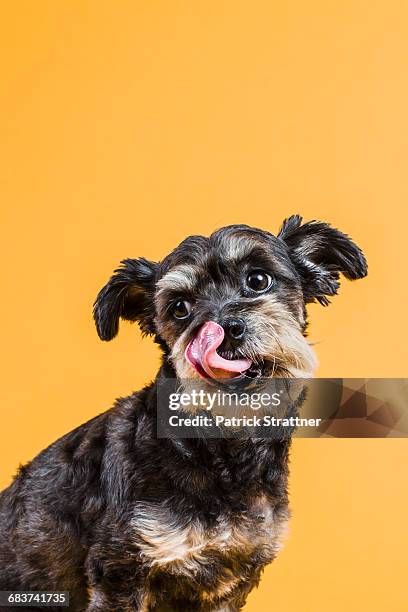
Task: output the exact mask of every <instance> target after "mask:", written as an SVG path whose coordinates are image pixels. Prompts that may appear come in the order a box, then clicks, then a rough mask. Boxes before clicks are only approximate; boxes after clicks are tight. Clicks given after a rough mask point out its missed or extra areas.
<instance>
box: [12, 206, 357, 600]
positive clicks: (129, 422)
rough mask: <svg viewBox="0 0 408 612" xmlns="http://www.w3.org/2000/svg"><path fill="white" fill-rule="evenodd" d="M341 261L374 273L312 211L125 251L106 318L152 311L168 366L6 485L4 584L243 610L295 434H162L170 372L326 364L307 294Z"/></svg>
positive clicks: (335, 278)
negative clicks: (313, 340) (160, 251)
mask: <svg viewBox="0 0 408 612" xmlns="http://www.w3.org/2000/svg"><path fill="white" fill-rule="evenodd" d="M340 274H343V275H344V276H345V277H346V278H348V279H358V278H362V277H364V276H365V275H366V274H367V263H366V260H365V257H364V255H363V253H362V251H361V250H360V249H359V247H358V246H356V244H355V243H354V242H353V241H352V240H351V239H350V238H349V237H348V236H347V235H345V234H343V233H342V232H340V231H338V230H337V229H334V228H332V227H331V226H330V225H329V224H327V223H323V222H317V221H311V222H307V223H303V221H302V218H301V217H300V216H298V215H294V216H291V217H289V218H288V219H286V220H285V221H284V222H283V224H282V226H281V229H280V231H279V233H278V234H277V235H276V236H275V235H273V234H271V233H269V232H267V231H263V230H260V229H256V228H252V227H249V226H246V225H231V226H228V227H224V228H222V229H219V230H217V231H215V232H214V233H213V234H212V235H211V236H210V237H204V236H190V237H189V238H187V239H185V240H184V241H183V242H182V243H181V244H180V245H179V246H178V247H177V248H176V249H175V250H173V251H172V252H171V253H170V254H169V255H167V257H165V258H164V259H163V260H162V261H161V262H160V263H154V262H152V261H148V260H147V259H143V258H141V259H125V260H124V261H123V262H122V265H121V267H119V268H118V269H117V270H116V271H115V272H114V274H113V276H112V277H111V279H110V280H109V282H108V283H107V284H106V286H105V287H104V288H103V289H102V290H101V291H100V292H99V294H98V296H97V299H96V302H95V305H94V318H95V322H96V327H97V331H98V334H99V336H100V338H101V339H102V340H104V341H109V340H112V339H113V338H114V337H115V336H116V334H117V333H118V329H119V322H120V320H121V319H123V320H127V321H133V322H137V323H138V324H139V326H140V328H141V331H142V332H143V334H148V335H151V336H153V337H154V340H155V342H156V343H158V345H159V346H160V348H161V351H162V364H161V367H160V370H159V372H158V375H157V378H156V380H155V381H154V382H153V383H152V384H150V385H148V386H146V387H145V388H144V389H142V390H141V391H138V392H136V393H134V394H133V395H131V396H130V397H127V398H122V399H119V400H117V402H116V404H115V405H114V406H113V408H111V409H110V410H108V411H107V412H105V413H103V414H101V415H99V416H97V417H95V418H94V419H92V420H90V421H89V422H87V423H85V424H84V425H81V426H80V427H78V428H77V429H75V430H74V431H72V432H70V433H68V434H67V435H65V436H64V437H62V438H61V439H60V440H58V441H57V442H55V443H53V444H51V446H49V447H48V448H47V449H46V450H44V451H42V452H41V453H40V454H39V455H38V456H37V457H36V458H35V459H33V461H31V463H29V464H28V465H26V466H25V467H21V468H20V470H19V472H18V474H17V476H16V478H15V479H14V481H13V483H12V484H11V485H10V486H9V487H8V488H7V489H6V490H5V491H3V493H2V494H1V496H0V590H9V591H17V590H20V591H21V590H31V591H33V590H34V591H37V590H40V591H67V592H69V595H70V604H69V609H70V610H74V611H75V612H80V611H87V612H99V611H101V612H102V611H103V612H109V611H115V612H118V611H120V612H127V611H131V610H132V611H135V610H136V611H139V612H141V611H146V612H147V611H153V610H154V611H166V610H167V611H170V610H171V611H184V612H185V611H189V612H192V611H194V610H197V611H202V612H210V611H213V612H215V611H218V612H221V611H224V612H233V611H236V610H240V609H242V607H243V606H244V604H245V601H246V598H247V595H248V593H249V592H250V591H251V589H252V588H253V587H254V586H256V585H257V584H258V582H259V579H260V575H261V572H262V570H263V568H264V567H265V565H266V564H268V563H270V562H271V561H272V560H273V559H274V557H275V556H276V554H277V552H278V550H279V548H280V546H281V540H282V536H283V534H284V532H285V528H286V524H287V521H288V517H289V510H288V494H287V480H288V456H289V449H290V438H289V439H282V440H276V439H258V438H256V439H255V438H248V439H225V438H221V439H203V438H201V439H181V440H180V439H177V440H173V439H166V438H158V436H157V432H156V426H157V414H156V401H157V384H158V380H159V379H163V378H164V379H174V380H176V381H178V382H180V381H183V380H195V381H200V382H201V383H202V384H211V383H212V382H214V381H216V382H222V383H225V384H227V385H228V384H229V383H230V382H232V383H237V382H238V381H239V380H241V379H242V378H243V377H244V380H252V381H253V380H256V379H257V378H259V377H263V378H274V377H289V378H297V377H309V376H312V375H313V372H314V369H315V366H316V360H315V357H314V353H313V351H312V348H311V346H310V345H309V343H308V341H307V337H306V328H307V313H306V306H307V304H308V303H311V302H315V301H317V302H320V304H322V305H324V306H325V305H327V304H328V303H329V298H330V296H333V295H335V294H336V293H337V290H338V288H339V276H340ZM3 609H8V608H3ZM57 609H59V608H58V607H55V610H57ZM27 610H33V608H32V607H27Z"/></svg>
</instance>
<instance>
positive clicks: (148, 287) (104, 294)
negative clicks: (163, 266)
mask: <svg viewBox="0 0 408 612" xmlns="http://www.w3.org/2000/svg"><path fill="white" fill-rule="evenodd" d="M121 264H122V266H121V267H120V268H118V269H117V270H115V273H114V275H113V276H112V278H111V279H110V281H109V282H108V283H107V284H106V285H105V287H103V289H101V290H100V292H99V293H98V296H97V298H96V300H95V304H94V310H93V313H94V319H95V323H96V329H97V330H98V334H99V337H100V338H101V340H112V338H114V337H115V336H116V334H117V333H118V330H119V319H120V318H122V319H126V320H127V321H137V322H138V323H139V325H140V328H141V330H142V332H143V333H145V334H153V333H154V332H155V329H154V323H153V318H154V312H153V311H154V306H153V293H154V287H155V278H156V271H157V268H158V264H156V263H154V262H152V261H148V260H147V259H143V258H141V259H124V260H123V261H122V262H121Z"/></svg>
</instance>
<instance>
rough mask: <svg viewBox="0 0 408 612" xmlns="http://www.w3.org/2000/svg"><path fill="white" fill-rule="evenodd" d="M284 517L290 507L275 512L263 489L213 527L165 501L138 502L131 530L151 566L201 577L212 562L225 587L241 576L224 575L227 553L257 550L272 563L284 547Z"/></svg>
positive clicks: (245, 555)
mask: <svg viewBox="0 0 408 612" xmlns="http://www.w3.org/2000/svg"><path fill="white" fill-rule="evenodd" d="M286 519H287V514H286V512H285V511H284V512H283V513H282V512H281V511H280V512H278V513H276V512H275V509H274V506H273V505H272V503H271V502H270V501H269V500H268V499H267V498H266V496H263V495H261V496H258V497H256V498H254V499H252V500H251V502H250V503H249V504H248V507H247V509H246V510H245V511H243V512H241V513H239V514H235V515H233V514H227V513H225V514H220V516H219V517H218V520H217V521H216V522H215V524H214V525H213V526H212V527H205V526H204V525H203V523H202V522H200V521H198V520H195V519H193V520H188V519H186V518H185V517H184V516H183V514H180V515H177V514H175V513H174V512H173V511H172V510H171V508H169V507H167V506H159V505H155V504H148V505H146V504H144V505H142V504H140V505H138V506H137V507H136V509H135V512H134V515H133V519H132V531H133V533H134V538H135V543H136V544H137V547H138V550H139V553H140V555H141V557H142V559H143V560H144V561H145V562H146V563H148V564H149V565H150V566H151V568H152V570H161V571H166V572H170V573H171V574H172V575H174V574H178V575H181V576H184V577H186V578H189V577H190V578H193V577H194V579H195V580H197V579H199V574H200V572H202V571H203V568H209V566H211V570H212V574H213V576H216V575H217V568H218V569H219V573H220V576H221V575H222V577H223V578H222V581H221V580H220V582H222V584H218V585H216V584H215V585H214V587H215V588H216V589H217V590H220V589H224V590H225V589H230V588H233V586H234V584H235V583H236V582H237V581H239V576H238V575H234V574H233V573H231V574H230V576H229V578H228V579H227V580H226V578H225V577H226V570H225V567H224V566H223V563H222V560H223V558H224V559H226V560H231V559H233V558H237V559H240V560H241V561H243V562H246V563H247V562H248V560H250V559H252V558H253V557H254V556H256V557H257V559H261V560H263V563H268V562H269V561H271V560H272V559H273V557H274V556H275V554H276V552H277V550H278V549H279V547H280V546H279V545H280V539H281V536H282V532H283V531H284V527H285V524H286ZM229 565H231V564H229ZM238 573H239V572H238ZM215 582H217V581H215Z"/></svg>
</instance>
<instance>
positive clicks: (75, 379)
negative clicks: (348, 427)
mask: <svg viewBox="0 0 408 612" xmlns="http://www.w3.org/2000/svg"><path fill="white" fill-rule="evenodd" d="M5 12H6V13H7V14H4V13H5ZM407 24H408V6H407V5H406V4H405V3H402V2H399V1H396V0H387V1H386V0H380V1H374V2H373V1H370V2H369V1H366V2H363V1H359V0H341V1H340V0H339V1H337V2H336V1H335V2H327V1H322V0H311V1H310V2H302V1H300V0H289V1H287V2H269V1H260V0H253V1H251V2H240V1H237V0H235V1H234V2H232V1H225V0H219V1H218V2H204V1H201V0H195V1H194V2H187V1H183V2H181V1H178V0H173V1H172V2H165V1H162V0H155V1H154V2H147V1H145V2H140V1H132V2H130V1H129V2H126V1H123V2H88V1H85V0H84V1H81V2H79V1H78V2H76V1H72V2H53V1H42V0H39V1H38V2H30V1H25V2H24V1H23V2H19V3H13V2H11V3H8V4H7V5H4V7H3V15H2V20H1V26H0V27H1V29H2V32H1V40H2V44H3V53H2V60H1V61H2V64H3V65H2V67H1V75H2V78H1V82H2V86H3V89H4V91H3V92H2V96H1V100H2V109H1V110H2V112H1V115H0V122H1V143H2V144H1V147H2V150H1V160H0V177H1V180H0V190H1V195H0V202H1V209H2V210H1V217H2V239H1V244H0V248H1V249H2V251H3V253H2V256H1V262H2V277H1V285H2V296H3V297H2V300H1V304H0V307H1V321H2V330H1V339H2V365H1V368H2V373H3V383H2V385H1V391H0V392H1V396H2V402H1V406H2V419H1V434H0V445H1V446H0V448H1V451H0V453H1V463H0V468H1V470H0V479H1V485H6V484H7V483H8V482H9V480H10V477H11V474H12V473H13V472H14V471H15V468H16V466H17V464H18V463H19V462H24V461H27V460H28V459H29V458H30V457H32V456H33V455H34V454H35V453H37V452H38V451H39V450H40V449H41V448H43V447H44V445H46V444H48V443H50V442H51V441H53V440H54V439H55V438H56V437H58V436H60V435H61V434H63V433H64V432H66V431H68V430H69V429H70V428H73V427H75V426H76V425H77V424H79V423H81V422H83V421H85V420H87V419H89V418H90V417H92V416H93V415H95V414H97V413H98V412H100V411H102V410H104V409H106V408H108V407H109V406H110V405H111V403H112V401H113V399H114V398H115V397H116V396H118V395H124V394H127V393H129V392H130V391H132V390H134V389H137V388H138V387H139V386H141V385H142V384H143V383H144V382H145V381H146V380H148V379H149V378H151V377H152V376H154V373H155V370H156V367H157V353H156V349H155V347H154V346H153V344H152V342H151V341H150V340H148V339H147V340H143V341H142V340H141V338H140V335H139V333H138V331H137V329H136V328H131V327H130V326H129V325H123V326H122V333H121V334H120V336H119V337H118V339H117V340H115V341H114V342H112V343H110V344H104V343H101V342H100V341H99V340H98V338H97V336H96V333H95V330H94V327H93V323H92V319H91V307H92V302H93V300H94V297H95V295H96V293H97V291H98V290H99V288H100V287H101V285H102V284H103V283H104V282H105V281H106V280H107V278H108V276H109V274H110V272H111V271H112V270H113V268H114V267H115V266H116V265H117V263H118V262H119V260H120V259H122V258H124V257H133V256H139V255H143V256H146V257H148V258H161V257H163V256H164V255H165V254H166V253H167V252H168V250H169V249H170V248H172V247H173V246H175V245H176V244H177V243H178V242H179V241H180V240H181V239H182V238H183V237H185V236H186V235H187V234H190V233H208V232H210V231H212V230H213V229H215V228H217V227H219V226H221V225H223V224H228V223H236V222H244V223H249V224H254V225H257V226H260V227H263V228H266V229H269V230H272V231H274V230H276V229H277V227H278V226H279V224H280V222H281V220H282V219H283V218H284V217H285V216H287V215H289V214H291V213H294V212H299V213H301V214H303V215H304V217H305V218H306V219H311V218H319V219H323V220H327V221H330V222H331V223H333V224H334V225H335V226H337V227H339V228H340V229H342V230H343V231H346V232H348V233H350V234H351V236H352V237H353V238H355V240H356V241H357V242H358V243H359V244H360V245H361V246H362V248H363V249H364V250H365V252H366V254H367V258H368V261H369V266H370V273H369V277H368V278H367V279H365V280H363V281H359V282H357V283H355V284H352V283H344V286H343V287H342V290H341V293H340V295H339V296H338V297H337V298H335V300H334V303H333V304H332V305H331V306H330V307H329V308H327V309H323V308H322V307H320V306H312V307H311V308H310V313H311V317H312V325H311V330H310V331H311V338H312V339H313V340H314V341H316V342H317V345H316V350H317V353H318V356H319V360H320V369H319V372H318V374H319V375H321V376H326V375H333V376H349V377H350V376H358V377H360V376H361V377H364V376H406V375H407V349H406V347H407V340H408V338H407V325H406V302H407V297H408V295H407V283H406V280H405V264H406V232H407V229H406V227H407V220H408V213H407V211H406V202H407V196H408V183H407V143H408V123H407V119H406V117H407V108H408V95H407V92H408V88H407V72H408V25H407ZM407 451H408V443H407V441H406V440H365V441H362V440H354V441H349V440H296V441H295V444H294V450H293V460H292V472H293V473H292V480H291V491H292V492H291V498H292V507H293V512H294V518H293V520H292V523H291V535H290V537H289V540H288V543H287V546H286V548H285V550H284V551H283V552H282V554H281V556H280V557H279V558H278V560H277V561H276V562H275V563H274V564H273V565H272V566H271V567H270V568H268V569H267V571H266V573H265V577H264V579H263V581H262V583H261V586H260V588H259V590H258V591H257V592H256V593H254V594H252V595H251V597H250V600H249V603H248V605H247V608H246V609H247V610H248V611H255V610H257V611H260V612H264V611H265V612H266V611H269V610H273V612H280V611H282V612H287V611H288V610H290V611H297V610H302V611H303V612H309V611H310V612H327V610H330V612H333V611H334V612H335V611H337V610H338V611H339V612H340V611H341V612H343V611H344V609H347V610H348V611H349V612H361V610H370V611H371V612H374V611H378V612H379V611H383V610H385V609H387V610H390V611H392V612H394V611H400V610H401V611H402V610H405V609H407V606H408V594H407V591H406V584H405V583H406V550H407V546H408V535H407V520H406V515H407V510H408V494H407V487H406V462H407V456H408V452H407ZM404 465H405V467H403V466H404Z"/></svg>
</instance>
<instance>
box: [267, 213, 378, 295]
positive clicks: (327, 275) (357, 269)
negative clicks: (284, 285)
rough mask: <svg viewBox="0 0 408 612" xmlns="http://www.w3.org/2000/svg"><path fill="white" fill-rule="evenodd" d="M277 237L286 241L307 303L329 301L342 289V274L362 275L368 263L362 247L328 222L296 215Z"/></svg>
mask: <svg viewBox="0 0 408 612" xmlns="http://www.w3.org/2000/svg"><path fill="white" fill-rule="evenodd" d="M278 238H280V239H281V240H283V241H284V243H285V245H286V248H287V250H288V253H289V256H290V258H291V260H292V262H293V263H294V265H295V267H296V269H297V271H298V273H299V275H300V277H301V282H302V286H303V293H304V296H305V301H306V302H313V301H314V300H317V301H318V302H320V303H321V304H323V306H327V304H329V299H328V297H327V296H329V295H335V294H336V293H337V290H338V288H339V285H340V282H339V275H340V273H342V274H343V275H344V276H345V277H346V278H348V279H351V280H353V279H356V278H363V277H364V276H366V274H367V262H366V259H365V257H364V255H363V253H362V251H361V250H360V249H359V247H358V246H357V245H356V244H354V242H353V241H352V240H351V239H350V238H349V237H348V236H347V235H346V234H343V233H342V232H340V231H339V230H337V229H335V228H333V227H330V225H329V224H328V223H321V222H320V221H309V222H308V223H305V224H303V225H302V217H300V216H299V215H293V216H292V217H289V218H288V219H285V221H284V222H283V224H282V227H281V229H280V231H279V234H278Z"/></svg>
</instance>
